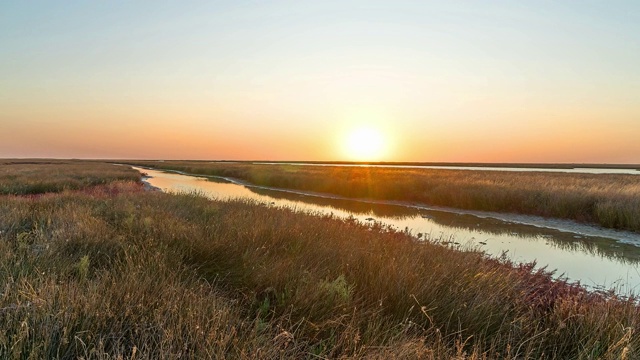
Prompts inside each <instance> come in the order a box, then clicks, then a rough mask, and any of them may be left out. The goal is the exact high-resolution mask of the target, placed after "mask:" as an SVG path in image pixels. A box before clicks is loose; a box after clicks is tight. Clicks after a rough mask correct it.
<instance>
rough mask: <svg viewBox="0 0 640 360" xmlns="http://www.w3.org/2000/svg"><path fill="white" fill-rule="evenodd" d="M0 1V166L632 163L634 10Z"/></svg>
mask: <svg viewBox="0 0 640 360" xmlns="http://www.w3.org/2000/svg"><path fill="white" fill-rule="evenodd" d="M0 6H1V7H2V8H0V10H2V11H0V20H1V21H0V44H2V46H1V47H0V55H1V56H0V79H2V81H0V158H16V157H19V158H32V157H38V158H44V157H54V158H110V159H211V160H295V161H304V160H308V161H322V160H326V161H334V160H370V161H415V162H512V163H526V162H531V163H636V164H637V163H640V141H639V140H638V139H639V138H640V67H638V66H637V64H639V63H640V25H639V24H640V15H638V14H640V11H638V10H640V6H638V5H635V4H634V3H633V2H622V1H621V2H620V3H619V4H618V7H615V6H609V7H606V6H604V5H600V4H598V3H591V2H587V3H583V4H560V3H550V4H544V5H541V4H538V3H536V2H533V1H531V2H529V1H523V2H521V3H519V4H512V3H510V2H498V3H495V4H493V5H491V6H489V5H486V6H485V5H482V6H480V5H478V4H475V3H474V2H468V1H452V2H450V3H449V2H448V3H446V4H443V3H441V4H432V3H425V4H417V3H414V2H404V1H399V2H397V3H389V2H382V1H346V2H338V1H335V2H334V1H327V2H323V3H322V4H318V3H305V4H302V3H300V2H293V1H271V2H265V3H260V4H256V3H244V2H231V1H217V2H212V3H210V4H207V5H203V4H201V3H200V4H198V3H191V2H182V3H172V2H160V3H155V2H149V3H145V2H140V3H138V4H130V3H127V2H120V1H114V2H111V3H109V4H108V5H107V4H83V5H78V4H75V5H74V4H70V3H64V2H63V3H62V5H60V6H58V7H56V6H54V5H52V4H50V3H47V2H38V1H36V2H27V3H24V4H3V5H0ZM631 8H633V9H635V11H631ZM150 9H152V10H150ZM358 129H360V130H358ZM362 129H370V130H371V131H370V132H369V133H380V134H382V136H381V137H382V140H381V142H382V143H383V144H382V145H380V146H381V147H383V148H384V149H382V150H380V151H376V149H369V150H365V151H370V152H371V157H370V158H367V154H366V153H362V146H360V150H359V151H360V153H359V154H356V153H355V152H357V150H353V149H356V148H357V147H356V146H354V144H346V143H345V142H348V141H353V140H346V139H350V138H351V139H352V138H353V136H350V134H351V133H352V132H354V131H355V132H357V131H361V130H362ZM361 132H362V131H361ZM364 132H365V133H367V131H364ZM358 141H362V142H364V143H365V144H360V145H366V143H367V141H366V139H365V140H358ZM356 145H358V144H356ZM364 148H365V149H366V148H367V147H366V146H365V147H364ZM345 149H352V150H345ZM349 151H351V153H349Z"/></svg>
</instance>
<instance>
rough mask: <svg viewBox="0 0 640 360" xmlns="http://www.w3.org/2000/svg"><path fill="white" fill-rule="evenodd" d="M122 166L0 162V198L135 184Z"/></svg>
mask: <svg viewBox="0 0 640 360" xmlns="http://www.w3.org/2000/svg"><path fill="white" fill-rule="evenodd" d="M139 178H140V173H138V172H137V171H134V170H132V169H130V168H128V167H126V166H115V165H111V164H105V163H98V162H85V161H78V160H75V161H74V160H68V161H65V160H0V195H3V194H13V195H27V194H42V193H47V192H59V191H63V190H73V189H81V188H84V187H87V186H91V185H100V184H106V183H108V182H111V181H114V180H129V181H135V180H138V179H139Z"/></svg>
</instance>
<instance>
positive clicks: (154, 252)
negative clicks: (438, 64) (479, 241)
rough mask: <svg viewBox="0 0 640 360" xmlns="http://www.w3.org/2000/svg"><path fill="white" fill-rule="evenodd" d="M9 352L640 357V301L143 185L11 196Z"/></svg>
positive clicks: (316, 221) (4, 334)
mask: <svg viewBox="0 0 640 360" xmlns="http://www.w3.org/2000/svg"><path fill="white" fill-rule="evenodd" d="M0 214H2V216H0V259H1V260H0V358H8V359H11V358H14V359H25V358H69V359H71V358H85V359H89V358H95V359H123V358H127V359H131V358H135V359H175V358H211V359H214V358H215V359H222V358H234V359H235V358H245V359H249V358H264V359H278V358H282V359H289V358H291V359H293V358H295V359H300V358H308V359H317V358H340V357H343V358H371V359H376V358H377V359H388V358H403V359H447V358H452V359H453V358H455V359H498V358H499V359H541V358H545V359H596V358H602V359H633V358H638V356H639V354H640V353H639V352H640V337H638V336H637V333H636V331H637V328H638V325H639V321H640V310H639V308H638V306H637V302H636V300H635V299H633V298H619V297H617V296H616V295H615V294H613V293H612V294H608V295H605V294H598V293H591V292H588V291H586V290H584V289H583V288H581V287H580V286H578V285H576V284H569V283H567V282H564V281H557V280H553V279H552V278H551V276H550V273H548V272H545V271H543V270H534V266H533V264H528V265H514V264H511V263H509V262H508V261H507V260H505V259H498V260H495V259H493V260H492V259H488V258H486V257H484V256H483V255H482V254H481V253H477V252H473V251H458V250H454V249H451V248H449V247H446V246H443V245H439V244H438V242H437V239H431V240H432V241H427V242H420V243H419V242H416V241H415V240H414V238H412V237H411V236H410V235H409V234H406V233H402V232H397V231H393V230H391V229H388V228H385V227H382V226H380V225H379V224H373V225H362V224H360V223H357V222H355V221H352V220H340V219H336V218H332V217H330V216H324V217H318V216H312V215H307V214H301V213H295V212H293V211H290V210H287V209H282V208H275V207H269V206H265V205H261V204H256V203H251V202H241V201H211V200H208V199H206V198H204V197H200V196H198V195H197V194H184V195H170V194H164V193H159V192H145V191H143V186H142V185H141V184H140V183H138V182H131V181H121V180H108V181H106V183H105V184H102V185H93V186H86V187H83V188H81V189H77V190H63V191H61V192H58V193H48V194H44V195H40V196H15V195H3V196H0Z"/></svg>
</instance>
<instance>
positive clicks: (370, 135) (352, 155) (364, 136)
mask: <svg viewBox="0 0 640 360" xmlns="http://www.w3.org/2000/svg"><path fill="white" fill-rule="evenodd" d="M344 151H345V155H346V156H347V157H348V158H349V159H351V160H355V161H375V160H380V159H381V158H382V157H383V156H384V155H385V152H386V141H385V136H384V134H383V133H382V132H381V131H380V130H378V129H376V128H373V127H366V126H363V127H358V128H355V129H352V130H351V131H350V132H348V133H347V136H346V137H345V140H344Z"/></svg>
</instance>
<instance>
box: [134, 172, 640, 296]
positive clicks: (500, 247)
mask: <svg viewBox="0 0 640 360" xmlns="http://www.w3.org/2000/svg"><path fill="white" fill-rule="evenodd" d="M134 168H135V169H137V170H139V171H141V172H144V173H147V174H148V177H147V178H145V181H146V182H147V183H149V184H150V185H152V186H155V187H157V188H160V189H162V190H163V191H168V192H193V191H197V192H200V193H202V194H204V195H206V196H209V197H211V198H215V199H252V200H255V201H258V202H260V203H263V204H265V205H267V206H276V207H286V208H290V209H295V210H296V211H301V212H307V213H313V214H333V215H334V216H336V217H339V218H348V217H354V218H356V219H357V220H358V221H361V222H363V223H371V222H374V221H375V222H380V223H382V224H385V225H390V226H393V227H394V228H396V229H398V230H404V231H408V232H410V233H411V234H413V235H414V236H416V237H419V238H421V239H427V240H431V241H437V242H440V243H443V244H445V245H446V246H452V247H459V248H462V249H466V248H475V249H478V250H481V251H484V252H485V253H487V254H488V255H489V256H493V257H499V256H507V257H508V258H510V259H512V260H514V261H516V262H531V261H536V262H537V264H538V267H543V266H546V267H547V269H555V270H556V275H558V276H560V275H563V276H566V277H567V278H568V279H569V280H572V281H580V282H581V283H582V284H584V285H586V286H588V287H591V288H605V289H609V288H616V290H617V291H618V292H620V293H624V294H626V293H629V292H638V290H640V234H637V233H632V232H625V231H615V230H610V229H603V228H600V227H596V226H585V225H582V224H578V223H575V222H572V221H567V220H553V219H543V218H538V217H533V216H522V215H509V214H498V213H490V212H475V211H462V210H456V209H450V208H433V207H429V206H421V205H419V204H403V203H385V202H383V201H358V200H353V199H345V198H340V197H336V196H331V195H320V196H317V195H311V194H310V193H305V192H302V191H292V190H282V189H280V190H276V189H273V188H267V187H263V186H252V185H248V184H244V183H243V182H241V181H238V180H234V179H221V178H216V177H201V176H189V175H185V174H177V173H175V172H164V171H158V170H151V169H143V168H138V167H134ZM230 181H231V182H230ZM234 182H235V183H234Z"/></svg>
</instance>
